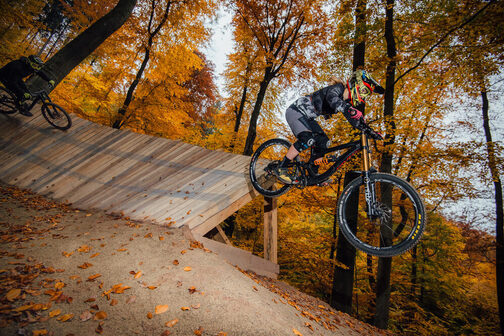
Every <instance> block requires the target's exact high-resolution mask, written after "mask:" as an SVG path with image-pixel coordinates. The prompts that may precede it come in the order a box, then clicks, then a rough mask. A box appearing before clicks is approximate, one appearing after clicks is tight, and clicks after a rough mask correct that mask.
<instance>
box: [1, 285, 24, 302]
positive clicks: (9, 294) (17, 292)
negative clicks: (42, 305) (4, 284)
mask: <svg viewBox="0 0 504 336" xmlns="http://www.w3.org/2000/svg"><path fill="white" fill-rule="evenodd" d="M19 295H21V289H19V288H16V289H11V290H10V291H8V292H7V294H6V295H5V298H6V299H7V300H9V301H14V300H15V299H17V298H18V297H19Z"/></svg>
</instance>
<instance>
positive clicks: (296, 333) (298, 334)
mask: <svg viewBox="0 0 504 336" xmlns="http://www.w3.org/2000/svg"><path fill="white" fill-rule="evenodd" d="M292 332H294V335H296V336H303V334H301V333H300V332H299V331H297V330H296V329H294V328H292Z"/></svg>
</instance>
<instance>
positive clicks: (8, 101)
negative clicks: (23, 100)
mask: <svg viewBox="0 0 504 336" xmlns="http://www.w3.org/2000/svg"><path fill="white" fill-rule="evenodd" d="M17 110H18V107H17V105H16V99H15V97H14V95H13V94H12V93H10V91H8V90H6V89H5V88H3V87H0V113H4V114H12V113H14V112H16V111H17Z"/></svg>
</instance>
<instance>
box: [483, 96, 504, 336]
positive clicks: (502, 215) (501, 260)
mask: <svg viewBox="0 0 504 336" xmlns="http://www.w3.org/2000/svg"><path fill="white" fill-rule="evenodd" d="M481 98H482V100H483V106H482V113H483V128H484V130H485V139H486V145H487V146H486V148H487V154H488V165H489V168H490V173H491V175H492V180H493V183H494V188H495V217H496V223H495V224H496V230H495V233H496V241H495V244H496V246H495V248H496V265H495V273H496V285H497V303H498V306H499V319H500V329H501V334H503V335H504V208H503V203H502V183H501V180H500V176H499V171H498V167H497V157H496V154H495V144H494V142H493V141H492V133H491V131H490V123H489V120H488V96H487V92H486V90H482V91H481Z"/></svg>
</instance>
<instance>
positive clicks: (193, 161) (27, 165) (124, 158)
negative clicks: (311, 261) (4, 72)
mask: <svg viewBox="0 0 504 336" xmlns="http://www.w3.org/2000/svg"><path fill="white" fill-rule="evenodd" d="M72 120H73V126H72V128H70V130H68V131H65V132H62V131H59V130H56V129H53V128H52V127H51V126H49V124H48V123H47V122H46V121H45V120H44V119H43V117H42V116H40V115H39V114H38V113H37V116H35V117H33V118H26V117H23V116H20V115H18V114H16V115H14V116H6V115H0V180H2V181H3V182H5V183H8V184H11V185H16V186H18V187H21V188H28V189H31V190H33V191H34V192H37V193H39V194H42V195H46V196H49V197H51V198H53V199H56V200H60V201H64V202H69V203H72V204H73V206H75V207H78V208H81V209H101V210H105V211H107V212H109V213H120V214H123V215H124V216H127V217H130V218H131V219H135V220H141V221H150V222H153V223H156V224H161V225H169V226H172V227H181V226H183V225H187V226H188V227H189V229H190V230H191V231H192V232H193V233H195V234H197V235H200V236H202V235H204V234H205V233H207V232H208V231H210V230H211V229H212V228H214V227H215V226H217V225H218V224H219V223H221V222H222V221H223V220H224V219H226V218H227V217H228V216H230V215H231V214H233V213H234V212H235V211H236V210H238V209H239V208H241V207H242V206H243V205H245V204H246V203H247V202H249V201H250V200H251V199H252V198H254V197H255V196H257V194H256V193H255V191H254V190H253V187H252V186H251V184H250V181H249V180H248V173H247V169H248V164H249V160H250V158H249V157H247V156H242V155H236V154H230V153H225V152H220V151H212V150H207V149H204V148H201V147H197V146H193V145H190V144H187V143H183V142H180V141H174V140H168V139H164V138H158V137H153V136H148V135H142V134H137V133H133V132H131V131H128V130H116V129H113V128H110V127H106V126H102V125H98V124H95V123H92V122H89V121H87V120H83V119H81V118H78V117H76V116H74V115H72Z"/></svg>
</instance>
